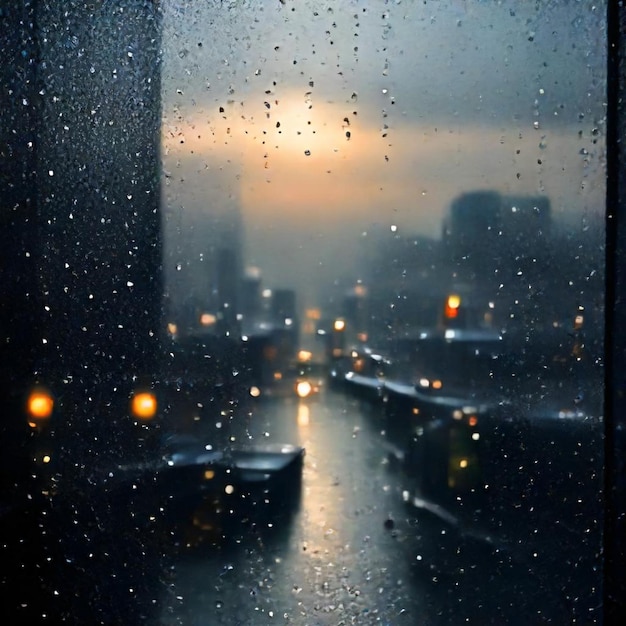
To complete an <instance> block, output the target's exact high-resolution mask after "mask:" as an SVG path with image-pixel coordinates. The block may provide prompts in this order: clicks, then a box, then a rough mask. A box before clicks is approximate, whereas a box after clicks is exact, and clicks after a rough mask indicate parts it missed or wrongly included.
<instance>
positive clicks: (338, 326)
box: [333, 319, 346, 333]
mask: <svg viewBox="0 0 626 626" xmlns="http://www.w3.org/2000/svg"><path fill="white" fill-rule="evenodd" d="M333 328H334V329H335V331H337V332H339V333H340V332H341V331H343V330H345V329H346V321H345V320H342V319H336V320H335V323H334V324H333Z"/></svg>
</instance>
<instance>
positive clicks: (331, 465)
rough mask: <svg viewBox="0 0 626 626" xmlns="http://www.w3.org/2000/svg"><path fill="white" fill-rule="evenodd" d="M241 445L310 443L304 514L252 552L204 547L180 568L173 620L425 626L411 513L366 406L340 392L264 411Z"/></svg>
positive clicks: (258, 540)
mask: <svg viewBox="0 0 626 626" xmlns="http://www.w3.org/2000/svg"><path fill="white" fill-rule="evenodd" d="M242 431H244V432H241V433H236V434H235V432H233V436H235V437H236V438H237V439H240V438H241V437H245V438H246V439H247V438H251V440H252V441H257V442H258V441H282V442H289V443H295V444H299V445H303V446H304V447H305V448H306V458H305V465H304V476H303V488H302V494H301V501H300V507H299V510H297V511H296V512H295V514H294V515H293V519H291V520H288V521H287V520H278V523H277V524H276V527H275V528H272V526H273V525H274V524H273V522H272V521H269V522H268V524H269V525H270V527H269V528H261V529H251V531H250V533H249V535H248V536H247V537H245V539H244V540H243V541H242V542H241V544H240V545H237V544H236V543H235V545H229V546H228V547H221V548H219V549H216V548H215V547H214V546H204V548H206V549H204V550H203V547H202V546H201V547H200V548H197V549H196V550H195V551H194V552H192V553H190V554H188V555H187V557H186V558H184V559H183V560H182V561H181V562H180V563H178V565H177V566H176V573H175V595H176V596H177V601H176V603H175V604H174V605H173V606H172V604H171V603H170V604H169V606H168V607H167V613H168V614H169V615H168V619H169V620H170V621H169V622H168V623H185V624H209V623H210V624H261V623H293V624H327V623H333V624H339V623H345V624H350V623H358V624H367V623H379V622H380V623H394V624H396V623H407V624H412V623H415V622H416V620H421V619H422V618H423V617H424V615H423V614H424V607H423V602H424V600H423V598H424V594H420V593H419V589H417V588H416V587H415V581H414V580H412V574H411V560H415V558H416V556H417V555H413V559H411V556H410V554H409V553H407V552H410V550H409V551H407V541H408V534H407V528H405V526H406V521H405V520H404V519H403V518H404V517H406V516H405V515H404V514H403V510H402V505H401V502H400V499H399V497H398V494H397V493H396V492H395V491H394V487H393V486H392V485H394V480H393V471H392V469H391V468H390V467H389V464H388V459H387V456H388V455H387V450H386V449H385V448H384V447H383V445H382V439H381V437H380V435H379V433H378V432H377V431H376V428H375V425H374V424H373V423H372V421H371V420H368V419H367V418H366V417H365V416H364V415H363V414H362V413H361V409H360V408H359V405H357V404H356V403H355V402H354V401H352V400H349V399H346V398H344V397H342V396H338V395H333V394H328V395H326V396H325V397H323V398H320V399H318V400H316V401H312V402H308V403H305V402H298V401H297V400H276V401H271V402H268V403H262V404H259V405H258V406H257V407H256V408H255V410H254V411H253V413H252V415H251V416H250V419H249V420H248V423H247V424H246V425H245V427H244V428H242Z"/></svg>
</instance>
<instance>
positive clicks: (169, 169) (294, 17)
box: [163, 0, 605, 292]
mask: <svg viewBox="0 0 626 626" xmlns="http://www.w3.org/2000/svg"><path fill="white" fill-rule="evenodd" d="M163 10H164V24H165V33H164V58H163V96H164V99H163V117H164V125H163V137H164V140H163V146H164V148H163V149H164V155H163V167H164V170H165V172H166V176H167V178H166V180H167V186H166V187H165V193H164V198H165V208H166V215H167V231H166V245H167V248H168V250H169V251H170V253H171V254H172V255H173V257H172V261H168V262H173V260H174V259H176V262H178V260H179V258H180V259H181V260H183V261H184V260H185V259H187V258H197V257H198V255H200V254H202V253H203V251H204V250H206V247H207V245H209V242H211V241H212V239H211V237H212V235H211V224H212V218H213V217H214V216H217V215H219V214H220V213H224V212H229V213H230V214H232V215H234V214H237V213H238V214H239V215H240V216H241V219H242V222H243V225H244V238H245V260H246V262H247V263H249V264H254V265H259V266H260V267H261V268H262V270H263V276H264V281H265V282H266V283H269V284H270V285H273V286H279V285H291V286H296V285H298V284H301V283H302V281H306V283H307V284H309V285H311V288H310V290H311V291H313V292H314V291H315V289H317V288H318V287H319V286H321V285H323V284H324V283H325V282H326V281H328V280H330V279H332V278H333V276H334V275H337V274H338V272H340V271H352V272H354V273H355V277H356V274H357V273H358V269H357V268H354V267H353V264H354V261H355V259H356V255H355V249H356V248H357V247H358V246H359V241H363V238H364V237H365V235H364V233H366V232H367V230H368V228H370V227H371V225H372V224H378V225H383V226H387V225H388V226H391V225H392V224H393V225H396V226H398V228H399V232H400V233H413V232H419V233H422V234H427V235H432V236H438V234H439V232H440V229H441V218H442V216H443V215H444V213H445V211H446V210H447V207H448V205H449V203H450V201H451V200H452V199H453V198H454V197H455V196H457V195H458V194H459V193H461V192H463V191H467V190H473V189H485V188H494V189H498V190H500V191H502V192H505V193H513V194H538V193H542V194H546V195H548V196H549V197H550V198H551V201H552V205H553V209H554V211H555V214H556V215H557V216H566V215H568V216H570V217H572V216H576V217H578V216H580V215H581V214H584V213H585V212H588V211H593V212H597V211H600V210H603V203H604V92H605V50H604V40H605V29H604V24H603V19H604V15H605V6H604V2H595V3H594V2H588V1H580V2H576V1H574V0H570V1H564V0H561V1H552V2H550V1H545V2H542V1H537V2H527V1H520V2H510V1H502V2H497V1H496V0H483V1H480V0H447V1H443V0H442V1H439V2H435V1H428V0H427V1H424V0H414V1H409V0H393V1H388V2H384V1H382V0H379V1H369V2H357V1H352V2H351V1H346V0H337V1H335V2H313V1H306V0H285V1H284V2H281V0H267V1H265V2H260V1H252V0H251V1H249V2H243V1H234V0H233V1H231V2H227V1H223V2H219V1H208V0H188V1H185V2H183V1H181V0H164V1H163ZM573 223H574V224H575V223H576V220H573ZM168 269H169V268H168Z"/></svg>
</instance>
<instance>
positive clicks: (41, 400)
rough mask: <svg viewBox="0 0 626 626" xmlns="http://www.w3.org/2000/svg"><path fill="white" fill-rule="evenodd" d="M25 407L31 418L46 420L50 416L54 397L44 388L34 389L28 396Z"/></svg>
mask: <svg viewBox="0 0 626 626" xmlns="http://www.w3.org/2000/svg"><path fill="white" fill-rule="evenodd" d="M26 409H27V411H28V415H29V417H30V418H31V420H48V419H50V418H51V417H52V411H53V409H54V398H53V397H52V395H51V394H50V393H49V392H48V391H46V390H45V389H34V390H33V391H32V392H31V393H30V395H29V396H28V400H27V402H26Z"/></svg>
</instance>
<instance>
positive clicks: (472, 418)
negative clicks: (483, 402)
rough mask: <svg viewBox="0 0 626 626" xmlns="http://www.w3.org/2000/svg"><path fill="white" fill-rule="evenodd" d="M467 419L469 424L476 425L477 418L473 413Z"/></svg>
mask: <svg viewBox="0 0 626 626" xmlns="http://www.w3.org/2000/svg"><path fill="white" fill-rule="evenodd" d="M467 421H468V423H469V425H470V426H476V424H478V418H477V417H476V416H475V415H470V417H469V419H468V420H467Z"/></svg>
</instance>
